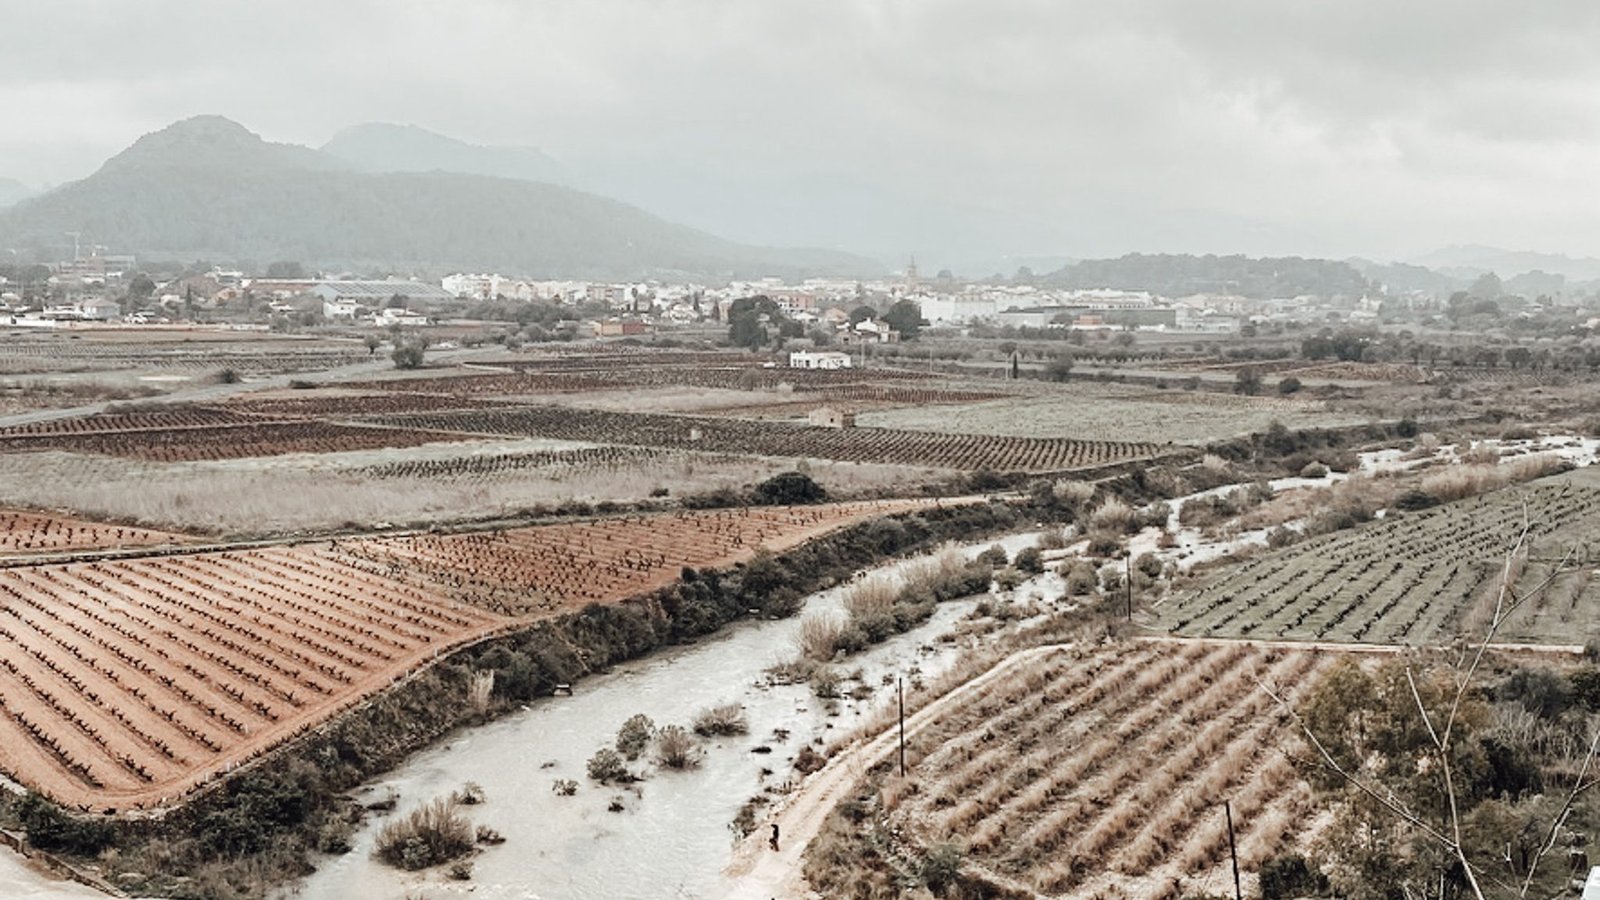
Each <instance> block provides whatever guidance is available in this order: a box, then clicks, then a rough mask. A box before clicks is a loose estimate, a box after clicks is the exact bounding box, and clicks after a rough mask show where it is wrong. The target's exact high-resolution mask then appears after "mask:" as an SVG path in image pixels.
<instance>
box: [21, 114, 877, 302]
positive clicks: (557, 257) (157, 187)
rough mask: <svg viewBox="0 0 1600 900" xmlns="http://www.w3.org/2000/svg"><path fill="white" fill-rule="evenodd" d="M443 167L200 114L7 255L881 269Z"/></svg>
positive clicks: (156, 136) (51, 196) (50, 200)
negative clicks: (68, 252)
mask: <svg viewBox="0 0 1600 900" xmlns="http://www.w3.org/2000/svg"><path fill="white" fill-rule="evenodd" d="M419 130H420V129H419ZM403 133H409V132H403ZM443 140H445V141H448V140H449V139H448V138H446V139H443ZM463 146H466V147H468V149H469V150H484V149H487V148H472V147H471V145H463ZM440 168H441V167H438V166H435V167H431V168H429V169H428V170H425V171H422V172H410V171H402V172H381V173H374V172H362V171H356V170H355V168H354V167H352V166H349V165H346V164H345V163H343V162H342V161H340V160H338V159H337V158H335V157H333V156H331V155H328V154H325V153H322V152H320V151H317V150H311V149H308V148H306V147H299V146H294V145H291V144H274V143H269V142H267V141H264V140H262V139H261V138H260V137H259V136H258V135H256V134H253V133H251V132H250V131H249V130H248V129H246V128H244V127H243V126H241V125H239V124H237V123H235V122H231V121H229V120H227V119H223V118H221V117H217V116H202V117H198V118H194V119H186V120H184V121H182V122H178V123H176V124H174V125H171V126H169V127H167V128H164V129H162V130H160V131H157V132H154V133H152V134H147V135H145V136H144V137H142V138H140V139H139V140H138V141H137V142H135V143H134V144H133V146H131V147H129V148H128V149H127V150H124V151H123V152H122V153H120V154H118V155H117V156H115V157H113V158H112V159H111V160H110V161H108V162H107V163H106V164H105V165H104V166H102V167H101V169H100V170H99V171H98V172H96V173H95V174H93V175H91V176H89V177H88V178H85V179H83V180H81V181H76V182H73V183H71V184H67V185H63V186H61V187H59V188H56V189H55V190H52V191H49V192H48V193H45V194H43V195H41V196H39V197H35V198H33V199H31V200H29V201H27V202H25V203H22V204H20V205H18V206H16V207H13V208H8V209H6V210H4V211H0V246H8V247H17V246H20V247H24V248H29V249H32V250H34V251H37V252H41V253H60V252H62V250H61V240H62V235H63V234H65V233H68V232H78V233H81V234H82V235H84V236H86V237H88V238H89V239H90V240H92V241H94V242H95V243H99V244H104V245H106V246H108V247H111V248H112V249H113V251H114V252H133V253H141V254H146V255H150V254H152V253H153V254H156V255H164V256H175V257H179V258H183V259H200V258H213V259H215V258H221V259H254V260H263V259H266V260H272V259H293V260H299V261H301V262H303V263H306V264H308V265H328V266H334V267H343V268H369V267H370V268H382V269H403V270H416V269H419V268H421V269H471V270H501V271H508V272H512V273H516V274H520V275H541V276H548V277H578V278H594V277H602V278H636V277H653V276H656V275H674V276H676V275H681V274H684V273H690V274H693V275H695V276H697V277H713V278H715V277H730V278H731V277H753V276H760V275H789V274H796V275H798V274H803V273H807V274H852V275H853V274H862V273H866V274H871V273H875V272H878V271H881V267H879V266H877V265H876V264H874V263H873V262H871V261H870V260H866V259H862V258H861V257H856V256H851V255H849V254H844V253H837V252H830V251H823V250H808V249H803V248H801V249H775V248H766V247H753V246H749V245H745V244H738V243H734V242H732V241H727V240H723V239H721V238H718V237H715V236H713V235H710V234H707V233H705V232H702V231H696V230H694V229H692V228H688V227H685V226H682V225H675V224H673V223H671V222H667V221H665V220H662V219H660V218H657V217H655V216H652V215H650V214H649V213H646V212H644V211H643V210H641V209H638V208H636V207H632V206H628V205H626V204H623V203H619V202H617V201H614V200H607V199H605V198H603V197H599V196H595V195H592V194H586V193H583V192H581V191H576V190H573V189H571V188H566V187H560V186H557V185H552V184H544V183H538V182H534V181H529V180H512V179H508V178H505V177H500V178H494V177H485V176H484V175H483V174H475V173H473V172H470V171H465V172H464V171H462V170H461V169H459V168H456V167H453V166H451V167H444V168H446V169H447V170H445V171H440V170H439V169H440Z"/></svg>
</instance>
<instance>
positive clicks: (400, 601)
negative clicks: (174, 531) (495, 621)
mask: <svg viewBox="0 0 1600 900" xmlns="http://www.w3.org/2000/svg"><path fill="white" fill-rule="evenodd" d="M347 548H348V545H343V544H341V545H339V550H346V549H347ZM227 556H228V555H227V554H224V557H227ZM342 557H343V554H339V556H338V557H330V556H329V555H326V554H318V555H317V556H316V557H314V559H315V564H314V565H313V564H311V563H308V562H304V561H302V560H301V559H299V558H296V557H295V556H293V555H290V554H288V553H278V554H263V555H262V556H260V557H259V558H258V559H256V560H254V561H255V562H256V563H258V564H259V563H268V562H270V563H271V564H273V565H275V566H278V567H279V568H280V570H282V571H287V572H292V573H294V574H295V575H296V576H299V577H300V578H301V579H302V583H309V584H316V585H318V586H319V588H320V586H321V585H323V584H324V583H325V582H326V576H325V575H324V570H325V568H326V567H328V566H331V565H338V566H341V567H343V566H345V565H350V564H349V563H348V562H347V561H346V560H345V559H343V558H342ZM350 568H353V569H356V570H357V571H360V572H363V573H364V574H367V575H372V576H374V577H379V578H385V576H382V575H379V574H378V573H375V572H371V571H367V570H366V569H365V568H363V567H361V566H357V565H350ZM402 571H403V567H402ZM385 581H386V582H387V583H386V584H385V587H386V588H387V591H386V597H385V604H384V605H380V604H377V603H374V602H372V601H370V600H367V599H365V598H363V597H361V596H359V595H357V594H355V593H347V594H346V595H344V596H345V599H347V600H349V602H351V603H353V604H356V605H359V606H364V607H366V608H368V609H370V610H372V611H374V612H375V613H377V614H379V615H382V616H383V617H384V620H385V621H387V620H388V619H389V618H391V617H393V615H394V612H393V610H392V609H390V608H389V607H390V606H393V607H398V608H400V609H404V610H407V611H409V612H411V613H415V614H417V615H419V616H423V617H427V618H431V619H437V620H440V621H442V622H444V623H445V624H446V625H448V626H449V627H452V628H470V627H472V626H473V625H475V624H478V622H477V620H475V619H473V618H470V617H469V616H468V615H466V614H463V613H462V612H461V611H459V610H455V609H450V608H446V607H442V606H440V605H439V604H438V603H437V602H435V601H434V600H433V599H432V598H430V597H428V596H427V595H426V594H424V593H422V592H421V591H418V590H416V589H415V588H413V587H411V586H410V585H408V584H405V583H404V582H403V581H400V580H397V579H393V578H385ZM338 586H340V587H343V588H345V589H346V590H347V591H348V590H350V589H351V588H352V584H351V582H349V581H348V580H345V581H343V582H342V583H339V585H338ZM300 596H302V597H303V598H305V599H307V600H315V598H316V596H317V595H316V594H313V593H310V592H301V594H300ZM406 621H410V620H409V619H407V620H406Z"/></svg>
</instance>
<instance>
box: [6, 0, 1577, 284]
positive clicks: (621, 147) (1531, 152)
mask: <svg viewBox="0 0 1600 900" xmlns="http://www.w3.org/2000/svg"><path fill="white" fill-rule="evenodd" d="M0 21H4V22H7V23H22V29H20V30H21V31H22V32H24V33H26V34H28V35H30V36H32V37H30V38H29V39H27V40H22V41H12V42H9V43H8V48H7V50H8V52H7V53H6V54H3V55H0V109H4V110H7V111H8V113H7V115H8V118H9V120H10V124H11V125H13V126H20V127H8V128H0V176H12V177H17V178H20V179H22V180H24V181H29V182H33V183H35V184H37V183H41V182H59V181H62V180H67V179H71V178H75V177H80V176H82V175H84V174H87V173H88V172H89V171H91V170H92V169H93V168H94V167H95V166H97V165H98V163H99V162H100V161H102V160H103V159H104V158H105V157H106V156H109V155H110V154H111V153H114V152H116V151H117V150H118V149H120V148H121V147H122V146H125V145H126V144H128V143H129V142H131V141H132V140H133V139H134V138H136V137H137V136H138V135H139V134H141V133H144V132H147V131H151V130H154V129H156V128H159V127H162V126H163V125H165V124H167V123H169V122H171V121H173V120H175V119H178V118H182V117H185V116H188V115H193V114H196V113H200V112H217V113H221V114H224V115H227V116H229V117H231V118H235V119H237V120H239V121H241V122H243V123H244V124H246V125H247V126H249V127H250V128H252V129H253V130H255V131H258V132H260V133H261V134H263V135H264V136H266V137H268V138H269V139H273V140H285V141H293V142H298V143H307V144H312V145H316V144H320V143H321V142H323V141H324V140H326V139H327V138H328V137H329V136H330V135H331V134H332V133H333V132H334V131H335V130H337V129H338V128H340V127H343V126H345V125H348V124H353V123H356V122H361V121H373V120H381V121H396V122H407V123H415V124H419V125H423V126H425V127H428V128H432V129H434V130H437V131H441V132H445V133H449V134H453V135H458V136H461V137H464V138H467V139H470V140H475V141H480V142H494V143H516V144H528V145H534V146H539V147H541V148H543V149H545V150H546V151H547V152H550V153H551V154H552V155H554V156H556V157H557V158H558V159H561V160H563V161H564V162H566V163H567V164H569V165H570V166H572V167H574V169H575V170H576V171H581V172H588V173H590V178H591V181H590V183H592V184H595V185H596V186H598V187H602V188H606V187H611V188H616V189H618V190H622V189H623V188H626V189H627V191H628V192H629V196H630V199H635V200H637V201H639V202H641V203H643V204H644V205H646V206H647V207H652V208H655V209H657V210H658V211H661V212H662V213H664V214H666V215H668V216H670V217H672V218H677V219H681V220H684V221H688V222H690V223H691V224H696V225H701V226H703V227H710V228H713V229H714V230H719V231H722V232H724V233H727V234H728V235H729V236H731V237H736V238H743V239H748V240H759V241H779V242H805V243H818V244H832V245H850V246H856V247H860V248H862V249H866V250H869V251H876V252H883V253H886V254H891V253H902V252H919V251H920V253H921V254H922V255H924V256H934V257H946V258H960V257H961V256H963V255H964V256H969V257H970V256H982V255H993V254H999V253H1016V254H1043V253H1063V254H1072V255H1096V254H1106V253H1118V252H1123V251H1126V250H1132V249H1146V250H1161V249H1172V250H1200V251H1215V252H1224V251H1245V252H1299V253H1306V254H1319V255H1337V254H1345V253H1364V254H1372V255H1407V254H1412V253H1417V252H1421V251H1424V250H1427V249H1431V248H1432V247H1434V246H1437V245H1440V244H1445V243H1453V242H1487V243H1498V244H1503V245H1508V246H1512V247H1538V248H1541V249H1551V250H1560V251H1566V252H1572V253H1587V252H1592V251H1591V248H1592V247H1595V246H1596V245H1600V221H1597V220H1596V217H1594V215H1593V214H1592V211H1591V210H1590V209H1589V208H1588V207H1589V205H1590V204H1589V200H1588V198H1591V197H1593V196H1595V195H1596V193H1597V189H1600V169H1597V168H1596V166H1595V165H1594V164H1593V162H1592V160H1594V159H1596V158H1600V92H1597V91H1595V90H1593V85H1594V84H1595V83H1596V76H1597V75H1600V71H1597V70H1600V60H1597V59H1596V58H1595V54H1593V53H1592V51H1591V50H1590V49H1589V48H1591V47H1593V46H1595V45H1596V38H1597V37H1600V7H1596V6H1594V5H1593V4H1591V3H1580V2H1551V3H1541V4H1537V5H1533V6H1529V5H1525V4H1510V3H1503V2H1489V0H1453V2H1437V0H1429V2H1420V3H1407V4H1393V3H1382V2H1377V0H1347V2H1343V3H1337V4H1334V3H1285V2H1275V0H1253V2H1247V0H1219V2H1208V3H1194V2H1187V0H1167V2H1145V3H1138V2H1130V3H1103V2H1072V3H1067V2H1048V0H992V2H983V3H975V2H956V0H871V2H869V0H861V2H824V3H817V2H814V0H813V2H799V0H762V2H739V0H675V2H673V3H659V2H646V0H588V2H576V0H535V2H511V0H457V2H425V0H402V2H377V0H355V2H320V3H310V2H299V0H288V2H271V3H260V2H255V3H246V2H230V0H223V2H208V3H199V2H173V0H146V2H141V3H139V4H105V3H100V2H89V0H56V2H53V3H50V4H39V3H33V2H23V0H0ZM8 30H10V29H8ZM819 185H820V186H821V187H819ZM830 186H831V187H830ZM850 192H853V193H850ZM830 211H836V212H837V215H833V216H831V217H830ZM846 217H847V218H848V221H846Z"/></svg>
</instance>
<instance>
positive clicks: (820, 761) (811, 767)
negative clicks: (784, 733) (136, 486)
mask: <svg viewBox="0 0 1600 900" xmlns="http://www.w3.org/2000/svg"><path fill="white" fill-rule="evenodd" d="M827 764H828V758H827V757H826V756H823V755H822V754H821V753H818V752H817V751H815V750H813V749H812V748H811V745H810V744H807V745H805V746H804V747H801V748H800V752H799V753H796V754H795V756H794V769H795V771H796V772H799V773H800V774H801V775H810V774H811V773H812V772H815V771H817V770H818V769H820V768H822V767H823V766H825V765H827Z"/></svg>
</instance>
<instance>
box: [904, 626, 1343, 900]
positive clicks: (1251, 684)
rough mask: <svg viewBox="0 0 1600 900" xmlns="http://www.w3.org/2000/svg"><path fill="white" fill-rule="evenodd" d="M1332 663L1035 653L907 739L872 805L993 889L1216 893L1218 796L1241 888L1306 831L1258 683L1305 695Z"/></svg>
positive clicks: (1289, 737)
mask: <svg viewBox="0 0 1600 900" xmlns="http://www.w3.org/2000/svg"><path fill="white" fill-rule="evenodd" d="M1335 657H1336V654H1334V653H1330V652H1322V651H1311V650H1288V649H1281V648H1262V647H1260V646H1257V645H1252V644H1246V643H1226V642H1174V641H1146V642H1140V643H1138V644H1135V645H1131V646H1130V645H1123V646H1119V647H1115V648H1107V649H1099V650H1089V651H1085V650H1076V649H1071V648H1060V649H1058V650H1055V651H1051V652H1047V653H1044V654H1041V655H1033V656H1031V657H1030V658H1028V659H1027V660H1026V661H1024V662H1022V663H1020V664H1019V665H1017V667H1016V668H1015V669H1014V670H1012V671H1007V672H1006V673H1005V674H1004V676H1003V677H999V678H993V679H989V680H988V681H987V682H986V684H985V686H984V687H983V688H982V689H981V690H980V691H979V692H978V693H977V694H976V695H975V696H971V697H964V698H963V702H961V703H960V704H958V705H955V706H954V707H953V708H952V710H951V711H949V712H947V713H945V714H943V715H942V716H941V717H940V718H939V719H938V720H937V721H936V722H935V723H934V724H932V725H930V726H928V727H925V728H921V729H919V730H918V731H917V733H916V735H915V737H914V738H913V740H912V741H911V742H910V747H909V748H908V757H909V759H910V761H911V764H912V765H913V766H914V768H915V770H916V771H915V778H914V779H912V780H911V781H898V780H895V779H892V778H891V779H890V780H889V781H888V782H886V784H885V787H884V789H883V802H884V806H885V811H886V813H887V815H888V818H889V822H890V823H891V826H892V827H893V829H894V830H896V831H898V832H899V833H902V834H905V835H907V836H908V837H909V839H910V840H911V841H912V842H913V843H915V844H917V845H920V846H921V847H923V848H928V847H933V846H937V845H939V844H943V843H947V842H954V843H956V844H958V845H960V846H964V847H965V848H966V852H967V857H966V859H967V861H968V863H969V864H972V865H973V866H975V868H976V869H977V870H978V871H980V872H981V873H983V878H984V879H985V880H986V881H989V882H990V883H991V884H992V885H993V886H995V887H997V888H999V889H1002V890H1006V891H1010V892H1015V893H1010V894H1007V895H1008V896H1010V895H1019V894H1034V895H1043V896H1050V897H1106V898H1111V897H1119V898H1133V897H1138V898H1176V897H1182V896H1189V895H1190V894H1191V893H1192V892H1195V891H1202V892H1203V890H1202V889H1203V886H1205V885H1211V886H1212V888H1213V891H1215V890H1220V885H1222V884H1223V883H1224V881H1223V878H1224V877H1226V876H1224V875H1223V873H1224V872H1225V870H1226V867H1227V865H1228V843H1227V840H1228V835H1227V829H1226V822H1225V819H1224V817H1223V811H1222V802H1223V801H1224V800H1225V799H1227V800H1231V802H1232V804H1233V816H1234V825H1235V827H1236V829H1237V832H1238V834H1237V839H1238V846H1239V857H1240V866H1241V868H1242V869H1243V870H1244V871H1245V873H1246V875H1247V877H1248V875H1249V874H1250V873H1252V872H1253V871H1254V870H1255V869H1256V868H1257V867H1258V866H1259V865H1260V864H1261V863H1262V862H1263V861H1265V860H1266V859H1268V858H1270V857H1272V856H1275V855H1277V854H1279V853H1281V852H1283V851H1285V850H1286V849H1289V848H1292V847H1294V846H1295V845H1296V843H1297V842H1299V841H1301V840H1302V839H1303V838H1304V837H1306V836H1307V835H1308V833H1309V830H1310V826H1311V824H1312V817H1311V815H1310V812H1311V809H1312V794H1311V789H1310V787H1309V785H1307V784H1305V783H1304V782H1303V781H1302V780H1301V778H1300V777H1299V775H1298V773H1297V771H1296V769H1295V767H1294V765H1293V763H1292V762H1291V761H1290V759H1289V758H1288V756H1287V755H1286V753H1285V750H1286V749H1288V748H1290V747H1292V746H1293V742H1294V740H1295V737H1294V735H1295V734H1296V732H1295V731H1294V727H1293V725H1292V724H1291V723H1290V722H1289V720H1288V717H1287V714H1286V713H1284V712H1283V711H1282V710H1281V709H1280V708H1279V707H1278V705H1277V703H1276V701H1274V700H1273V699H1272V698H1271V697H1270V696H1269V695H1268V694H1267V692H1266V691H1264V690H1262V688H1261V687H1260V686H1259V684H1269V685H1276V686H1277V687H1278V688H1279V689H1280V690H1282V691H1283V692H1284V693H1286V694H1287V695H1288V696H1289V697H1290V698H1296V697H1301V696H1304V695H1305V693H1306V692H1307V691H1308V690H1310V689H1311V688H1312V687H1313V686H1314V685H1315V684H1316V682H1317V679H1318V677H1319V676H1320V674H1321V673H1322V672H1323V671H1325V670H1326V669H1327V668H1328V666H1329V665H1330V664H1331V663H1332V661H1333V660H1334V659H1335ZM1230 880H1231V879H1230Z"/></svg>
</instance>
